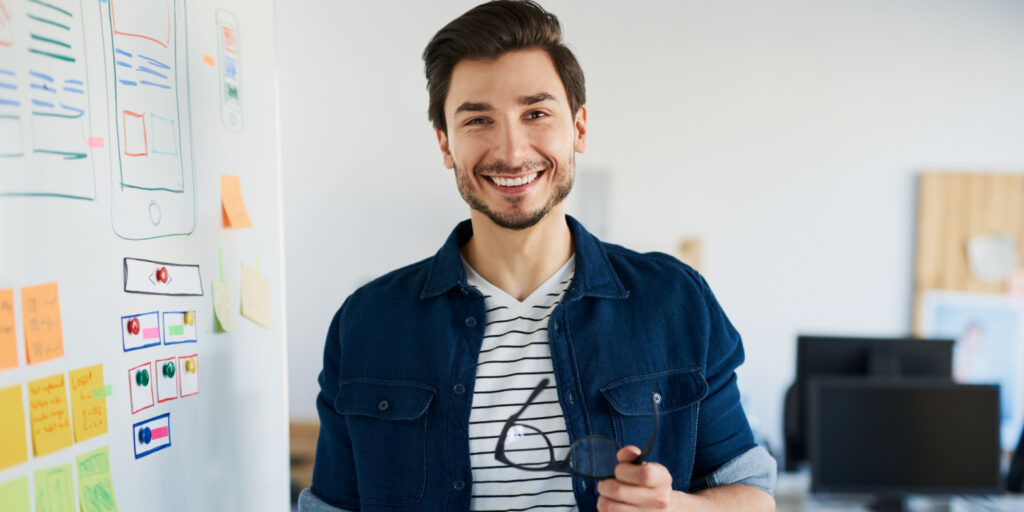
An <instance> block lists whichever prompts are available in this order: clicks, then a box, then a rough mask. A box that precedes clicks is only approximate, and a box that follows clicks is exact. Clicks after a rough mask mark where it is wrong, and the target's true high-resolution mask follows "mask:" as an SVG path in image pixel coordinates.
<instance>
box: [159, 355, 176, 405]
mask: <svg viewBox="0 0 1024 512" xmlns="http://www.w3.org/2000/svg"><path fill="white" fill-rule="evenodd" d="M177 363H178V359H177V358H174V357H169V358H167V359H157V360H156V361H155V362H154V363H153V367H154V368H155V369H156V371H157V376H156V379H155V380H156V401H157V403H164V402H167V401H170V400H174V399H175V398H178V374H179V373H181V371H180V369H179V368H178V367H177ZM168 368H169V369H170V370H168Z"/></svg>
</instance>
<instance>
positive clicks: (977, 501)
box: [775, 471, 1024, 512]
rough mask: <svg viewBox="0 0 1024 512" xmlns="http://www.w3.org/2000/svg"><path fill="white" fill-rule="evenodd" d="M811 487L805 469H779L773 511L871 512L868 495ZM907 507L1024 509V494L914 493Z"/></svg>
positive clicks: (952, 511)
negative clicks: (835, 493)
mask: <svg viewBox="0 0 1024 512" xmlns="http://www.w3.org/2000/svg"><path fill="white" fill-rule="evenodd" d="M810 488H811V475H810V473H809V472H808V471H801V472H797V473H784V472H780V473H779V480H778V483H776V485H775V507H776V508H775V510H776V512H871V509H870V508H868V507H869V505H870V504H871V501H870V498H868V497H864V496H837V497H831V496H830V497H824V496H813V495H811V494H810ZM908 508H909V509H910V510H911V511H913V512H939V511H942V512H947V511H948V512H1011V511H1012V512H1021V511H1024V495H999V496H970V497H964V496H954V497H923V496H915V497H914V498H912V499H910V500H909V502H908Z"/></svg>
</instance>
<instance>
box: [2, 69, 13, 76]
mask: <svg viewBox="0 0 1024 512" xmlns="http://www.w3.org/2000/svg"><path fill="white" fill-rule="evenodd" d="M0 75H7V76H14V71H11V70H9V69H0Z"/></svg>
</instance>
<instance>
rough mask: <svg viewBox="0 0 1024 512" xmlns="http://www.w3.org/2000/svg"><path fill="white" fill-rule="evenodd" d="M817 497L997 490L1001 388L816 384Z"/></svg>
mask: <svg viewBox="0 0 1024 512" xmlns="http://www.w3.org/2000/svg"><path fill="white" fill-rule="evenodd" d="M809 405H810V438H809V440H810V447H811V450H810V453H811V491H812V492H815V493H843V494H846V493H856V494H862V493H866V494H871V495H874V496H877V497H878V498H879V501H878V502H877V503H876V504H875V508H876V509H881V510H900V509H901V507H902V504H903V496H904V495H906V494H909V493H913V494H947V495H954V494H994V493H997V492H999V463H1000V446H999V387H998V386H997V385H978V384H955V383H952V382H949V381H936V380H930V379H872V378H824V377H823V378H818V379H815V380H814V382H813V383H811V385H810V402H809Z"/></svg>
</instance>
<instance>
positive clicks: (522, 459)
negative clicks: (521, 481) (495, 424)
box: [505, 423, 551, 468]
mask: <svg viewBox="0 0 1024 512" xmlns="http://www.w3.org/2000/svg"><path fill="white" fill-rule="evenodd" d="M548 446H549V445H548V440H547V438H546V437H545V436H544V433H543V432H541V431H540V430H537V429H536V428H533V427H531V426H529V425H520V424H518V423H517V424H515V425H512V427H511V428H509V430H508V434H507V435H506V436H505V457H508V460H509V462H511V463H512V464H514V465H516V466H526V467H538V468H540V467H545V466H547V465H549V464H551V452H550V451H549V449H548Z"/></svg>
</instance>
